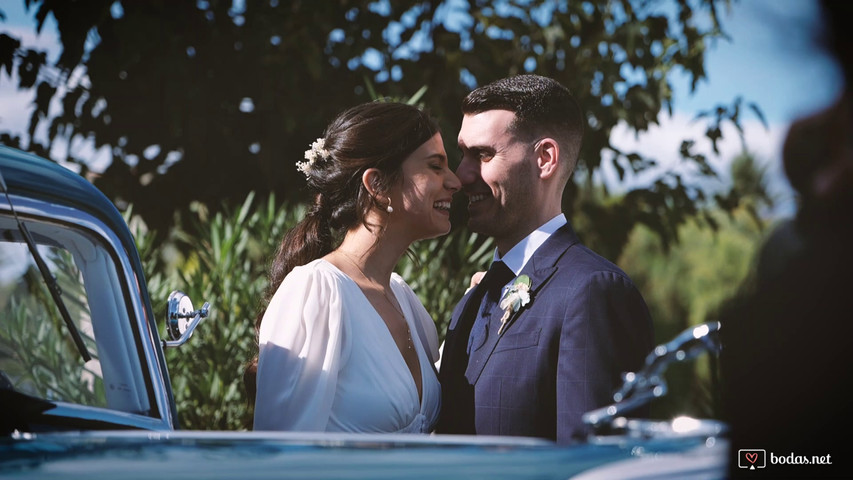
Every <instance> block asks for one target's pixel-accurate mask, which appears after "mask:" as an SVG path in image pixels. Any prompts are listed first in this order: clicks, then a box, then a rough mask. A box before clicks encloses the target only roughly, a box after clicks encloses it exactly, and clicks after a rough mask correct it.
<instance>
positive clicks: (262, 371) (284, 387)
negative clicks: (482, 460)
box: [254, 259, 441, 433]
mask: <svg viewBox="0 0 853 480" xmlns="http://www.w3.org/2000/svg"><path fill="white" fill-rule="evenodd" d="M391 289H392V291H393V293H394V295H395V297H396V298H397V301H398V303H399V304H400V307H402V309H403V313H404V314H405V317H406V322H408V325H409V329H410V330H411V334H412V343H413V344H414V348H415V350H416V351H417V355H418V360H419V362H420V374H421V379H422V398H421V399H419V398H418V390H417V386H416V385H415V381H414V379H413V378H412V372H411V370H410V369H409V367H408V366H407V365H406V362H405V360H404V359H403V356H402V355H401V354H400V351H399V349H398V348H397V345H396V343H395V342H394V339H393V337H392V336H391V333H390V332H389V331H388V327H387V326H386V325H385V322H384V321H383V320H382V317H380V316H379V314H378V313H377V312H376V310H375V309H374V308H373V305H371V303H370V301H369V300H368V299H367V297H366V296H365V295H364V293H363V292H362V291H361V289H360V288H359V287H358V285H357V284H356V283H355V282H354V281H353V280H352V279H351V278H350V277H348V276H347V275H346V274H344V273H343V272H342V271H340V270H338V268H337V267H335V266H334V265H332V264H331V263H329V262H327V261H325V260H323V259H318V260H315V261H313V262H311V263H309V264H307V265H303V266H301V267H297V268H294V269H293V270H292V271H291V272H290V273H289V274H288V275H287V277H286V278H285V279H284V281H283V282H282V283H281V285H280V286H279V288H278V290H277V291H276V293H275V294H274V295H273V298H272V299H271V300H270V303H269V306H268V307H267V310H266V312H265V313H264V317H263V319H262V321H261V327H260V332H259V337H258V342H259V344H260V355H259V359H258V376H257V397H256V400H255V421H254V428H255V430H287V431H327V432H363V433H374V432H388V433H428V432H430V431H432V427H433V424H434V423H435V421H436V420H437V418H438V412H439V407H440V403H441V387H440V385H439V383H438V378H437V376H436V372H435V367H434V366H433V365H434V363H435V362H436V361H437V360H438V355H439V353H438V334H437V332H436V329H435V324H434V323H433V320H432V318H431V317H430V315H429V314H428V313H427V311H426V309H425V308H424V306H423V304H421V302H420V300H419V299H418V297H417V296H416V295H415V293H414V292H413V291H412V289H411V288H410V287H409V286H408V285H407V284H406V282H404V281H403V279H402V278H401V277H400V276H399V275H397V274H393V275H392V277H391Z"/></svg>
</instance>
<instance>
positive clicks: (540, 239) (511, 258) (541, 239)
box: [494, 213, 568, 275]
mask: <svg viewBox="0 0 853 480" xmlns="http://www.w3.org/2000/svg"><path fill="white" fill-rule="evenodd" d="M567 223H568V220H566V216H565V215H564V214H562V213H561V214H559V215H557V216H556V217H554V218H552V219H551V220H548V221H547V222H545V224H544V225H542V226H541V227H539V228H537V229H536V230H534V231H532V232H531V233H530V235H528V236H526V237H524V239H522V240H521V241H520V242H518V243H517V244H515V246H514V247H512V248H511V249H510V250H509V251H508V252H506V255H504V256H503V257H501V256H499V255H498V249H497V248H496V249H495V257H494V260H495V261H498V260H500V261H502V262H504V263H505V264H506V266H507V267H509V268H510V269H511V270H512V271H513V273H515V274H516V275H518V274H519V273H521V269H522V268H524V266H525V265H527V262H528V260H530V258H531V257H532V256H533V254H534V253H535V252H536V250H537V249H538V248H539V247H541V246H542V244H543V243H545V241H546V240H548V238H550V237H551V235H553V234H554V232H556V231H557V230H559V229H560V227H562V226H563V225H565V224H567Z"/></svg>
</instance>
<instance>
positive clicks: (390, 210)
mask: <svg viewBox="0 0 853 480" xmlns="http://www.w3.org/2000/svg"><path fill="white" fill-rule="evenodd" d="M385 211H386V212H388V213H394V209H393V208H392V207H391V197H388V206H387V207H385Z"/></svg>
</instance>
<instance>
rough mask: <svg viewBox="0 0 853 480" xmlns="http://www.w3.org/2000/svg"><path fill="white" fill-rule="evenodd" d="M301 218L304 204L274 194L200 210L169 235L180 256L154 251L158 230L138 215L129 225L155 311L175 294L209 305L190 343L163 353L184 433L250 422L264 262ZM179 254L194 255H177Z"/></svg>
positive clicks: (263, 285) (198, 207)
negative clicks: (250, 371)
mask: <svg viewBox="0 0 853 480" xmlns="http://www.w3.org/2000/svg"><path fill="white" fill-rule="evenodd" d="M304 213H305V208H304V207H302V206H296V207H292V208H290V207H287V206H284V207H282V206H280V205H278V204H277V203H276V200H275V197H273V196H271V197H269V198H268V199H267V200H266V201H265V202H256V201H255V195H254V194H249V195H248V196H247V197H246V199H245V201H244V202H243V203H242V204H241V205H240V206H239V207H237V208H234V209H231V208H225V209H224V210H222V211H220V212H217V213H215V214H213V215H211V214H210V213H209V212H208V211H207V209H206V208H204V207H203V206H201V205H196V207H195V208H194V214H195V216H194V218H192V219H189V220H186V221H184V219H182V218H179V219H177V222H176V223H177V225H178V227H176V228H175V230H174V231H173V232H172V235H171V240H170V242H171V243H172V244H173V246H174V247H180V248H171V249H167V251H169V252H171V253H170V255H176V258H169V255H166V256H164V255H161V254H160V253H161V252H159V251H156V250H153V249H151V248H149V245H150V242H151V241H152V237H153V236H154V234H153V232H151V231H148V230H147V229H146V227H145V226H144V224H143V223H142V222H141V221H140V219H139V218H138V217H133V218H132V219H131V222H130V224H131V227H132V228H133V230H134V237H135V238H136V239H137V244H138V246H139V249H140V251H141V252H142V253H141V255H142V260H143V268H144V269H145V273H146V278H148V280H149V291H150V293H151V297H152V301H153V303H154V304H155V308H156V307H158V306H162V307H164V308H165V304H166V299H167V298H168V295H169V291H170V290H173V289H178V290H181V291H183V292H184V293H186V294H187V295H189V296H190V298H192V299H193V304H194V306H195V307H196V308H198V307H200V306H201V304H202V303H203V302H205V301H207V302H210V304H211V313H210V316H209V317H208V318H207V319H205V320H204V321H203V322H202V323H201V324H200V325H199V328H198V329H197V330H196V332H195V333H194V335H193V337H192V339H191V340H190V341H189V342H187V343H186V344H184V345H183V346H181V347H180V348H177V349H168V350H167V351H166V361H167V364H168V365H169V372H170V375H171V377H172V386H173V388H174V391H175V400H176V402H177V407H178V412H179V415H180V422H181V426H182V428H190V429H214V430H232V429H240V428H245V427H246V426H248V425H250V424H251V412H250V410H249V408H248V406H247V402H246V397H245V391H244V388H243V383H242V376H243V369H244V366H245V364H246V362H248V361H249V359H250V358H251V357H252V356H254V355H255V354H256V353H257V348H256V344H255V328H254V324H255V317H256V316H257V314H258V312H259V311H260V309H261V307H262V299H263V297H264V290H265V289H266V286H267V259H268V258H270V257H271V256H272V255H273V253H274V252H275V251H276V248H277V247H278V243H279V242H280V240H281V238H282V236H283V235H284V232H285V231H286V230H287V229H288V228H291V227H292V226H293V225H295V224H296V223H297V222H298V221H299V220H300V219H301V218H302V216H303V215H304ZM181 249H183V250H186V251H189V252H190V253H189V254H187V255H180V254H176V253H175V252H177V251H179V250H181Z"/></svg>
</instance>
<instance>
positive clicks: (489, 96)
mask: <svg viewBox="0 0 853 480" xmlns="http://www.w3.org/2000/svg"><path fill="white" fill-rule="evenodd" d="M489 110H509V111H510V112H513V113H514V114H515V121H514V122H513V124H512V125H511V126H510V128H511V131H512V133H513V134H515V135H517V136H518V137H520V138H523V139H525V140H534V139H536V137H541V136H550V137H553V138H554V139H555V140H557V141H559V142H560V143H561V144H562V145H561V146H562V147H563V148H564V149H567V152H568V154H569V157H568V158H569V160H570V162H571V169H572V170H574V165H575V163H576V162H577V158H578V155H579V153H580V147H581V141H582V139H583V130H584V129H583V124H584V118H583V112H582V111H581V108H580V105H579V104H578V101H577V100H576V99H575V97H574V95H572V93H571V92H570V91H569V89H568V88H566V87H565V86H563V85H562V84H561V83H560V82H558V81H556V80H554V79H552V78H548V77H543V76H540V75H516V76H513V77H507V78H502V79H500V80H496V81H494V82H492V83H489V84H488V85H484V86H482V87H479V88H477V89H475V90H473V91H472V92H471V93H469V94H468V95H467V96H466V97H465V99H464V100H462V113H463V114H465V115H475V114H478V113H482V112H486V111H489Z"/></svg>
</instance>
